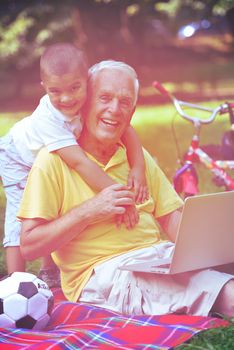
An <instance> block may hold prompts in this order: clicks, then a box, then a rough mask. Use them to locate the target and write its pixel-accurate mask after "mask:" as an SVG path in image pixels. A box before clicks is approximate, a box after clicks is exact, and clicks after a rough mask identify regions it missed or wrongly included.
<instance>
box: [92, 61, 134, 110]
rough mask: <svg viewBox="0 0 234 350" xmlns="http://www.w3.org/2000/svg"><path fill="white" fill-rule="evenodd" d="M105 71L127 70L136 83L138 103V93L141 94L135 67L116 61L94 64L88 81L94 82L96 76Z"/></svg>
mask: <svg viewBox="0 0 234 350" xmlns="http://www.w3.org/2000/svg"><path fill="white" fill-rule="evenodd" d="M103 69H120V70H125V71H127V72H128V74H129V75H130V76H131V77H132V80H133V82H134V87H135V101H134V104H136V102H137V98H138V93H139V80H138V77H137V73H136V71H135V69H134V68H133V67H131V66H130V65H128V64H127V63H125V62H122V61H115V60H106V61H101V62H99V63H96V64H94V65H93V66H92V67H90V68H89V73H88V79H89V81H93V79H94V78H95V75H96V74H97V73H98V72H100V71H102V70H103Z"/></svg>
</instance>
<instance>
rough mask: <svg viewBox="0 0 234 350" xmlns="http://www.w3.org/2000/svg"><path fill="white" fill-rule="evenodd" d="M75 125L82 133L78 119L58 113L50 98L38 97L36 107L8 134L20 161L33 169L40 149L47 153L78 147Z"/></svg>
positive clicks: (79, 119) (78, 117)
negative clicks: (74, 132) (45, 148)
mask: <svg viewBox="0 0 234 350" xmlns="http://www.w3.org/2000/svg"><path fill="white" fill-rule="evenodd" d="M77 126H78V127H80V131H81V130H82V122H81V118H80V116H76V117H74V118H69V117H67V116H65V115H64V114H62V113H61V112H60V111H59V110H57V109H56V108H55V107H54V106H53V105H52V103H51V102H50V99H49V96H48V95H45V96H43V97H42V98H41V100H40V103H39V105H38V107H37V108H36V109H35V111H34V112H33V113H32V114H31V115H30V116H28V117H26V118H24V119H22V120H20V121H19V122H17V123H16V124H15V125H14V126H13V127H12V129H11V130H10V134H11V135H12V137H13V140H14V144H15V147H16V149H17V151H18V152H19V155H20V157H21V158H22V160H23V161H24V162H25V163H26V164H27V165H29V166H32V164H33V162H34V159H35V157H36V155H37V153H38V152H39V151H40V149H41V148H42V147H44V146H45V147H47V149H48V151H49V152H52V151H55V150H58V149H60V148H63V147H67V146H73V145H77V140H76V136H75V135H74V134H73V131H74V129H75V128H76V130H77Z"/></svg>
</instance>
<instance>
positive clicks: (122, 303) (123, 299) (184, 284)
mask: <svg viewBox="0 0 234 350" xmlns="http://www.w3.org/2000/svg"><path fill="white" fill-rule="evenodd" d="M173 246H174V245H173V243H168V242H167V243H161V244H160V245H156V246H155V247H156V248H157V250H155V247H154V246H153V247H149V248H143V249H140V250H137V251H133V252H129V253H127V254H123V255H121V256H118V257H116V258H113V259H111V260H108V261H106V262H104V263H102V264H100V265H99V266H97V267H95V269H94V272H93V275H92V276H91V278H90V280H89V282H88V283H87V284H86V286H85V287H84V289H83V291H82V293H81V296H80V298H79V301H81V302H86V303H91V304H92V305H96V306H100V307H103V308H107V309H110V310H113V311H117V312H120V313H123V314H127V315H142V314H146V315H162V314H167V313H184V314H189V315H199V316H207V315H208V314H209V311H210V309H211V308H212V306H213V304H214V302H215V300H216V298H217V296H218V294H219V292H220V290H221V288H222V287H223V286H224V285H225V283H227V282H228V281H229V280H231V279H233V278H234V276H233V275H229V274H226V273H221V272H218V271H215V270H212V269H206V270H200V271H196V272H194V271H193V272H187V273H181V274H177V275H165V274H162V275H160V274H154V273H145V272H131V271H123V270H120V269H118V265H119V264H120V263H121V262H123V260H126V258H129V257H131V256H132V257H133V258H134V257H137V258H140V257H144V258H146V257H147V258H148V259H152V258H155V251H157V252H158V254H160V258H162V257H168V255H170V254H171V252H172V249H173Z"/></svg>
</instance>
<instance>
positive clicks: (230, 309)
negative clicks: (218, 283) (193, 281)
mask: <svg viewBox="0 0 234 350" xmlns="http://www.w3.org/2000/svg"><path fill="white" fill-rule="evenodd" d="M212 311H214V312H217V313H219V314H222V315H225V316H227V317H233V316H234V279H233V280H230V281H228V282H227V283H226V284H225V285H224V286H223V288H222V289H221V291H220V293H219V295H218V297H217V299H216V301H215V303H214V305H213V308H212Z"/></svg>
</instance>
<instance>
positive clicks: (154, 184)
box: [145, 152, 183, 218]
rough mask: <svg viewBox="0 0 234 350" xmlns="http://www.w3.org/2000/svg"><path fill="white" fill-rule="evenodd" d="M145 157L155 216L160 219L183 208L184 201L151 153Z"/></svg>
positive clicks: (146, 153)
mask: <svg viewBox="0 0 234 350" xmlns="http://www.w3.org/2000/svg"><path fill="white" fill-rule="evenodd" d="M145 155H146V169H147V174H148V175H147V178H148V180H149V190H150V193H151V196H152V197H153V199H154V203H155V207H154V216H155V217H156V218H158V217H160V216H164V215H166V214H169V213H171V212H173V211H174V210H176V209H178V208H180V207H182V206H183V200H182V199H181V197H180V196H179V195H178V194H177V193H176V191H175V190H174V188H173V186H172V184H171V182H170V181H169V180H168V178H167V177H166V175H165V174H164V172H163V171H162V170H161V169H160V167H159V166H158V165H157V164H156V162H155V161H154V160H153V158H152V157H151V156H150V155H149V153H148V152H145Z"/></svg>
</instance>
